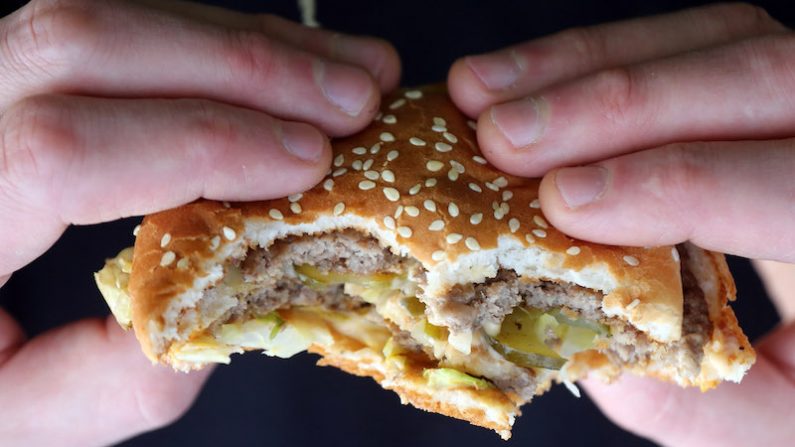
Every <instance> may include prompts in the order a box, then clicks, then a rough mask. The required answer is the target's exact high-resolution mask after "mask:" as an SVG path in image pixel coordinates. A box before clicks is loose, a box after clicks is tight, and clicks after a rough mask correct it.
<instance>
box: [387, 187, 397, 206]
mask: <svg viewBox="0 0 795 447" xmlns="http://www.w3.org/2000/svg"><path fill="white" fill-rule="evenodd" d="M384 195H385V196H386V198H387V199H389V200H390V201H392V202H397V201H398V200H400V193H399V192H398V190H397V189H395V188H390V187H387V188H384Z"/></svg>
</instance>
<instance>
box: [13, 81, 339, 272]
mask: <svg viewBox="0 0 795 447" xmlns="http://www.w3.org/2000/svg"><path fill="white" fill-rule="evenodd" d="M0 142H2V147H0V228H3V231H2V232H0V246H3V247H13V248H12V249H10V250H4V255H5V256H4V257H2V258H0V272H6V273H7V272H12V271H14V270H15V269H17V268H20V267H21V266H22V265H25V264H26V263H27V262H29V261H31V260H32V259H34V258H35V257H36V256H37V255H38V254H39V253H42V252H43V251H44V250H45V249H46V248H47V247H49V245H50V244H52V242H54V240H55V239H57V238H58V236H60V234H61V232H62V231H63V229H64V228H65V226H66V225H67V224H70V223H71V224H88V223H96V222H103V221H108V220H113V219H118V218H121V217H125V216H130V215H139V214H147V213H152V212H155V211H159V210H163V209H167V208H171V207H174V206H177V205H180V204H183V203H186V202H190V201H192V200H195V199H197V198H199V197H205V198H209V199H217V200H256V199H269V198H274V197H282V196H286V195H288V194H291V193H295V192H299V191H304V190H306V189H308V188H310V187H312V186H314V185H315V184H316V183H317V182H318V181H319V180H320V179H321V178H322V177H323V175H324V173H325V171H326V170H327V169H328V166H329V164H330V158H331V150H330V146H329V143H328V141H327V140H326V138H325V137H324V136H323V134H321V133H320V132H318V131H317V130H315V129H313V128H312V127H311V126H309V125H307V124H302V123H293V122H286V121H279V120H276V119H274V118H271V117H269V116H267V115H265V114H263V113H259V112H256V111H253V110H248V109H242V108H237V107H232V106H228V105H223V104H219V103H213V102H209V101H203V100H131V99H128V100H108V99H97V98H81V97H65V96H41V97H34V98H30V99H27V100H25V101H23V102H21V103H18V104H17V105H16V106H14V107H13V108H11V109H10V110H9V111H7V113H5V114H4V115H3V116H2V119H0ZM30 222H36V225H31V224H30Z"/></svg>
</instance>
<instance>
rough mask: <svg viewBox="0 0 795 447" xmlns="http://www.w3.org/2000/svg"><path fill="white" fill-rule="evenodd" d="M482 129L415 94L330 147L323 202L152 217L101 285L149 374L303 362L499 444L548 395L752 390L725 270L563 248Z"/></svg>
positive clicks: (676, 252)
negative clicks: (609, 389) (493, 160)
mask: <svg viewBox="0 0 795 447" xmlns="http://www.w3.org/2000/svg"><path fill="white" fill-rule="evenodd" d="M474 127H475V126H474V123H473V122H472V121H468V120H467V118H466V117H465V116H464V115H462V114H461V113H460V112H459V111H458V110H457V109H456V108H455V107H454V105H453V104H452V103H451V102H450V100H449V99H448V97H447V94H446V91H445V90H444V89H443V88H439V87H425V88H420V89H408V90H401V91H399V92H397V93H395V94H393V95H392V96H391V97H388V98H385V101H384V105H383V106H382V111H381V112H380V113H379V114H378V117H377V118H376V120H375V121H374V122H373V123H372V125H370V126H369V127H368V128H367V129H365V130H363V131H362V132H360V133H358V134H356V135H354V136H351V137H348V138H342V139H338V140H336V141H334V142H333V143H332V145H333V150H334V158H333V163H332V167H331V169H330V170H329V171H328V175H327V176H326V178H325V179H324V180H323V181H322V182H321V183H320V184H319V185H317V186H316V187H315V188H313V189H311V190H309V191H305V192H304V193H301V194H295V195H292V196H290V197H287V198H283V199H279V200H269V201H261V202H249V203H226V202H215V201H207V200H200V201H197V202H194V203H191V204H188V205H185V206H182V207H179V208H176V209H172V210H168V211H164V212H161V213H157V214H153V215H149V216H146V217H145V218H144V220H143V222H142V224H141V225H140V226H139V227H137V228H136V231H135V234H136V236H137V238H136V241H135V246H134V247H133V248H128V249H125V250H123V251H122V252H121V253H119V255H118V256H116V257H115V258H113V259H109V260H107V262H106V264H105V267H104V268H103V269H102V270H101V271H99V272H98V273H97V274H96V275H95V278H96V282H97V285H98V286H99V289H100V291H101V292H102V294H103V296H104V297H105V299H106V301H107V302H108V304H109V306H110V308H111V310H112V312H113V314H114V315H115V317H116V319H117V320H118V322H119V324H121V325H122V326H123V327H125V328H132V329H134V331H135V334H136V336H137V338H138V340H139V341H140V344H141V347H142V349H143V352H144V354H146V356H147V357H148V358H149V359H151V360H152V362H156V363H162V364H166V365H170V366H171V367H173V368H175V369H177V370H181V371H188V370H192V369H199V368H202V367H204V366H205V365H207V364H210V363H229V362H230V359H231V357H232V356H233V354H238V353H242V352H244V351H249V350H257V351H262V352H263V353H265V354H267V355H270V356H275V357H282V358H287V357H290V356H292V355H294V354H296V353H298V352H302V351H305V350H306V351H309V352H312V353H316V354H318V355H319V356H320V360H319V361H318V364H320V365H330V366H335V367H337V368H340V369H342V370H344V371H346V372H349V373H351V374H356V375H360V376H369V377H372V378H373V379H375V380H376V381H377V382H378V383H379V384H380V385H381V386H382V387H383V388H386V389H389V390H393V391H394V392H396V393H397V394H398V395H399V396H400V399H401V401H402V402H403V403H409V404H412V405H414V406H415V407H417V408H421V409H423V410H428V411H432V412H437V413H442V414H445V415H448V416H452V417H455V418H459V419H463V420H466V421H469V422H470V423H472V424H475V425H479V426H482V427H487V428H490V429H493V430H495V431H496V432H497V433H498V434H499V435H500V436H502V437H503V438H505V439H507V438H509V437H510V430H511V426H512V424H513V422H514V420H515V418H516V417H517V416H518V415H519V414H520V407H521V405H523V404H525V403H527V402H528V401H530V400H531V399H532V398H533V396H536V395H539V394H541V393H543V392H545V391H546V390H548V389H549V388H550V386H551V384H552V383H553V382H557V383H563V384H564V385H566V386H567V387H569V388H570V389H571V390H572V392H575V393H577V389H576V387H575V386H574V385H573V382H574V381H576V380H577V379H579V378H581V377H584V376H586V375H588V374H592V375H595V376H597V377H600V378H602V379H604V380H607V381H609V380H611V379H613V378H615V377H617V376H618V375H619V374H621V373H622V372H625V371H626V372H632V373H634V374H639V375H646V376H653V377H656V378H659V379H661V380H667V381H671V382H675V383H677V384H679V385H681V386H697V387H700V388H701V389H702V390H707V389H709V388H712V387H714V386H716V385H717V384H718V383H719V382H721V381H723V380H731V381H735V382H739V381H740V380H741V378H742V377H743V375H744V374H745V372H746V371H747V370H748V368H750V366H751V364H752V363H753V362H754V359H755V354H754V351H753V349H752V347H751V345H750V344H749V342H748V339H747V338H746V337H745V335H744V334H743V333H742V331H741V330H740V328H739V326H738V324H737V320H736V318H735V316H734V313H733V312H732V310H731V308H730V307H729V306H728V301H730V300H733V299H734V296H735V288H734V284H733V280H732V277H731V275H730V273H729V270H728V268H727V265H726V262H725V260H724V257H723V255H721V254H718V253H713V252H709V251H705V250H702V249H700V248H698V247H696V246H694V245H691V244H688V243H685V244H681V245H677V246H665V247H653V248H633V247H617V246H605V245H600V244H595V243H591V242H587V241H582V240H576V239H573V238H571V237H569V236H567V235H565V234H563V233H561V232H560V231H558V230H556V229H555V228H553V227H552V226H551V225H550V224H549V223H548V222H547V221H546V220H545V218H544V215H543V213H542V211H541V207H540V204H539V201H538V185H539V180H538V179H527V178H519V177H515V176H511V175H508V174H505V173H503V172H500V171H499V170H497V169H496V168H495V167H494V166H492V165H490V164H489V163H488V161H487V160H486V159H485V158H483V156H482V155H481V153H480V152H479V150H478V146H477V140H476V138H475V131H474Z"/></svg>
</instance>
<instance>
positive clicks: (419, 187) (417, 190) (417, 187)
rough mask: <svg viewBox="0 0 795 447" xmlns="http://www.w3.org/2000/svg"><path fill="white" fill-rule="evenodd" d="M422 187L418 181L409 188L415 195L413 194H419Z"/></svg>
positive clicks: (411, 193) (410, 192)
mask: <svg viewBox="0 0 795 447" xmlns="http://www.w3.org/2000/svg"><path fill="white" fill-rule="evenodd" d="M421 188H422V185H421V184H419V183H417V184H416V185H414V186H412V187H411V188H409V194H410V195H412V196H413V195H415V194H417V193H418V192H420V189H421Z"/></svg>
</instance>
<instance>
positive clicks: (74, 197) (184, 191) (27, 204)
mask: <svg viewBox="0 0 795 447" xmlns="http://www.w3.org/2000/svg"><path fill="white" fill-rule="evenodd" d="M399 77H400V62H399V60H398V57H397V53H396V52H395V50H394V49H393V48H392V47H391V46H390V45H388V44H386V43H385V42H383V41H380V40H378V39H373V38H365V37H355V36H345V35H340V34H335V33H333V32H330V31H325V30H315V29H308V28H305V27H302V26H300V25H297V24H294V23H291V22H288V21H286V20H284V19H281V18H278V17H274V16H265V15H245V14H239V13H234V12H230V11H225V10H222V9H218V8H213V7H207V6H201V5H195V4H189V3H182V2H157V1H126V2H121V1H102V2H98V1H95V0H58V1H56V0H34V1H32V2H31V3H29V4H28V5H26V6H25V7H23V8H22V9H20V10H19V11H17V12H15V13H14V14H12V15H10V16H8V17H6V18H4V19H2V20H0V228H1V229H2V231H0V247H3V250H2V251H0V286H2V285H3V284H4V283H5V282H6V281H7V280H8V278H9V277H10V275H11V274H12V273H13V272H14V271H16V270H18V269H20V268H22V267H23V266H25V265H26V264H28V263H29V262H31V261H32V260H33V259H35V258H36V257H38V256H39V255H41V254H42V253H43V252H44V251H46V250H47V249H48V248H49V247H50V246H51V245H52V244H53V243H54V242H55V241H56V240H57V239H58V238H59V237H60V235H61V234H62V233H63V231H64V230H65V229H66V227H67V226H68V225H81V224H94V223H98V222H105V221H111V220H115V219H119V218H122V217H127V216H132V215H141V214H147V213H153V212H157V211H160V210H164V209H167V208H171V207H174V206H177V205H180V204H183V203H186V202H190V201H192V200H195V199H197V198H199V197H205V198H208V199H216V200H253V199H269V198H274V197H282V196H286V195H288V194H292V193H296V192H300V191H303V190H305V189H308V188H310V187H311V186H313V185H314V184H315V183H316V182H317V181H318V180H319V179H321V178H322V176H323V175H324V174H325V171H326V170H327V169H328V166H329V164H330V159H331V150H330V146H329V143H328V136H340V135H347V134H351V133H354V132H356V131H357V130H360V129H361V128H363V127H364V126H366V125H367V124H368V123H369V122H370V121H371V120H372V119H373V116H374V114H375V113H376V111H377V108H378V105H379V100H380V96H381V94H382V93H384V92H386V91H389V90H391V89H393V88H394V87H396V85H397V83H398V80H399ZM66 296H68V294H67V295H66ZM208 374H209V371H203V372H198V373H192V374H190V375H187V376H186V375H183V374H178V373H174V372H172V371H170V370H168V369H166V368H164V367H153V366H152V365H151V364H150V363H149V362H148V361H147V360H146V358H145V357H144V356H143V355H142V354H141V352H140V348H139V346H138V343H137V341H136V340H135V337H134V336H133V334H131V333H125V332H124V331H122V330H121V329H120V328H119V327H118V325H117V324H116V323H115V321H113V320H112V319H110V318H109V319H89V320H82V321H78V322H75V323H71V324H68V325H66V326H63V327H60V328H56V329H53V330H51V331H48V332H46V333H44V334H42V335H40V336H37V337H35V338H33V339H28V338H27V337H26V336H25V334H24V332H23V330H22V329H21V328H20V326H19V325H18V324H17V323H16V322H15V321H14V320H13V318H12V317H11V316H10V315H9V314H8V313H6V312H5V311H4V310H2V309H0V402H4V403H5V404H4V405H3V406H2V407H0V444H2V445H4V446H15V445H25V446H28V445H47V446H70V445H75V446H90V445H106V444H110V443H114V442H118V441H120V440H122V439H125V438H128V437H130V436H133V435H135V434H137V433H140V432H143V431H147V430H151V429H153V428H156V427H159V426H162V425H165V424H167V423H169V422H171V421H173V420H174V419H175V418H177V417H178V416H179V415H180V414H182V412H184V410H185V409H186V408H187V407H188V406H189V405H190V404H191V402H192V401H193V399H194V398H195V396H196V394H197V392H198V390H199V388H200V387H201V385H202V384H203V382H204V380H205V379H206V377H207V375H208Z"/></svg>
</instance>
